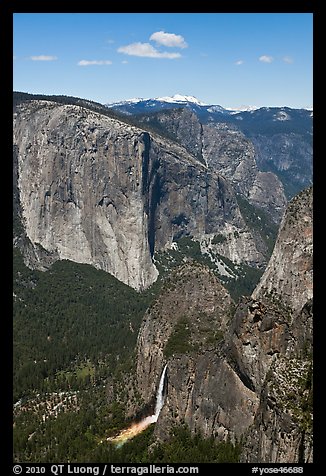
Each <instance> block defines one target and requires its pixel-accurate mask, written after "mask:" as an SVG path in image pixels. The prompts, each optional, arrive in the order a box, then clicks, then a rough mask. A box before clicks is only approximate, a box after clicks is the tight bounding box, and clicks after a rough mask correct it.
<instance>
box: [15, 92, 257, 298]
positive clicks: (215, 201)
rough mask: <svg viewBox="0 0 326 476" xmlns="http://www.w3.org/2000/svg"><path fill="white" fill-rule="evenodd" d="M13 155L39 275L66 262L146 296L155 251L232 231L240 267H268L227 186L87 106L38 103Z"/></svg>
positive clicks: (169, 145) (28, 111) (18, 119)
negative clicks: (102, 273) (108, 275)
mask: <svg viewBox="0 0 326 476" xmlns="http://www.w3.org/2000/svg"><path fill="white" fill-rule="evenodd" d="M14 146H15V154H16V164H17V166H16V175H15V176H16V180H15V183H16V186H15V189H16V190H17V193H16V208H17V210H18V211H17V214H16V215H17V216H19V217H20V219H21V222H22V224H23V228H24V233H26V237H27V240H29V241H28V243H29V246H28V250H29V251H28V253H27V252H25V262H26V263H29V265H31V266H33V267H39V268H40V269H44V267H46V266H45V261H44V260H45V255H46V263H47V264H48V263H50V262H51V258H52V261H53V260H55V259H69V260H72V261H76V262H81V263H88V264H92V265H94V266H95V267H97V268H99V269H103V270H105V271H107V272H110V273H111V274H113V275H114V276H115V277H117V278H118V279H119V280H121V281H123V282H124V283H126V284H128V285H130V286H132V287H134V288H135V289H144V288H146V287H148V286H150V285H151V284H152V283H153V282H154V281H155V280H156V278H157V276H158V271H157V269H156V267H155V264H154V263H153V260H152V257H153V255H154V252H155V251H159V250H161V249H164V248H165V247H166V246H170V245H171V244H172V242H173V241H175V240H177V239H179V238H181V237H183V236H193V237H195V238H196V239H198V240H202V239H203V238H204V237H206V236H207V235H208V236H211V237H213V236H214V234H215V233H219V232H221V231H222V232H223V233H224V234H225V233H226V230H230V229H232V230H233V231H234V232H237V235H239V238H238V240H239V241H240V242H241V243H240V244H239V250H240V251H239V253H238V254H237V260H238V262H245V263H249V264H252V263H254V265H255V266H262V265H263V264H264V263H265V262H266V258H265V251H264V250H263V249H262V247H261V243H260V242H257V239H256V237H255V236H254V234H252V232H251V231H250V230H248V227H247V226H246V224H245V222H244V220H243V218H242V216H241V213H240V210H239V207H238V204H237V201H236V198H235V195H234V191H233V188H232V186H231V185H230V183H229V182H228V181H227V180H226V179H225V178H223V177H222V176H221V175H219V174H218V173H217V171H215V170H214V168H209V167H207V166H206V165H205V164H203V163H202V162H201V161H199V160H197V159H198V158H197V157H196V156H195V155H192V154H191V153H189V151H187V150H186V149H185V148H184V147H182V146H180V145H178V144H176V143H174V142H171V141H169V140H168V139H164V138H162V137H160V136H158V135H156V134H153V133H149V132H146V131H144V130H141V129H139V128H137V127H134V126H131V125H128V124H126V123H123V122H120V121H119V120H117V119H113V118H110V117H107V116H103V115H101V114H99V113H97V112H94V111H91V110H89V109H87V108H84V107H81V106H77V105H63V104H58V103H55V102H51V101H44V100H42V101H40V100H37V101H35V100H33V101H28V102H25V103H22V104H20V105H18V106H17V107H16V110H15V113H14ZM17 197H18V198H17ZM241 232H244V233H243V234H242V233H241ZM260 241H261V240H260ZM26 249H27V248H26V247H25V248H24V250H25V251H26ZM226 249H227V247H226ZM227 253H229V254H230V251H227ZM27 254H28V256H29V258H28V256H27Z"/></svg>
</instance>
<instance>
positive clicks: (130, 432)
mask: <svg viewBox="0 0 326 476" xmlns="http://www.w3.org/2000/svg"><path fill="white" fill-rule="evenodd" d="M166 369H167V364H166V365H165V367H164V369H163V371H162V374H161V378H160V383H159V386H158V389H157V392H156V403H155V413H153V415H149V416H147V417H146V418H143V419H142V420H141V421H140V422H139V423H133V424H132V425H131V426H130V427H129V428H127V429H125V430H122V431H121V433H120V434H119V435H118V436H116V437H114V438H112V437H111V438H107V441H112V442H113V443H116V444H117V446H118V447H120V446H122V445H123V444H124V443H125V442H126V441H128V440H130V439H131V438H134V437H135V436H136V435H138V434H139V433H141V432H142V431H144V430H146V428H147V427H148V426H149V425H152V424H153V423H156V422H157V419H158V416H159V414H160V411H161V410H162V407H163V404H164V383H165V375H166Z"/></svg>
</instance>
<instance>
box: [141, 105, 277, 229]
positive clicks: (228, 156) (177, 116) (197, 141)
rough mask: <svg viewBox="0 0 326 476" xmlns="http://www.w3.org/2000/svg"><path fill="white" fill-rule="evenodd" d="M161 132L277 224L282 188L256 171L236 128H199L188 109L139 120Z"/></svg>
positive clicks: (216, 125)
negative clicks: (171, 138)
mask: <svg viewBox="0 0 326 476" xmlns="http://www.w3.org/2000/svg"><path fill="white" fill-rule="evenodd" d="M142 121H143V122H144V123H146V122H151V123H153V124H154V125H155V126H156V127H159V128H162V129H164V130H165V131H166V132H167V133H168V134H169V135H170V136H171V137H173V138H174V139H175V140H177V141H178V142H179V143H180V144H182V145H183V147H185V148H186V150H188V152H190V153H191V154H192V155H193V156H194V157H196V158H197V159H198V160H199V161H200V162H202V163H203V164H205V165H206V166H207V167H208V168H209V169H210V170H211V171H216V172H218V173H219V174H220V175H222V176H223V177H225V178H226V179H227V180H228V181H229V182H230V183H231V184H232V186H233V188H234V190H235V191H236V192H237V193H241V194H243V195H244V196H245V197H246V198H247V199H248V200H249V202H250V203H252V204H253V205H255V206H258V207H259V208H262V209H264V210H265V211H267V212H268V213H269V215H270V216H271V217H272V218H273V220H274V221H275V222H277V223H278V222H279V221H280V220H281V218H282V216H283V213H284V210H285V207H286V197H285V195H284V190H283V185H282V183H281V182H280V180H279V179H278V177H277V176H276V175H275V174H273V173H271V172H262V171H259V169H258V166H257V163H256V149H255V147H254V145H253V143H252V141H251V140H249V139H248V138H247V137H246V136H245V135H244V133H243V132H241V131H240V130H239V129H238V128H237V127H236V126H235V125H233V124H230V123H223V122H212V123H206V124H201V122H200V121H199V119H198V117H197V115H196V114H195V113H194V112H192V111H191V110H189V109H186V108H185V109H177V110H169V111H162V112H159V113H156V114H155V115H148V116H144V117H142Z"/></svg>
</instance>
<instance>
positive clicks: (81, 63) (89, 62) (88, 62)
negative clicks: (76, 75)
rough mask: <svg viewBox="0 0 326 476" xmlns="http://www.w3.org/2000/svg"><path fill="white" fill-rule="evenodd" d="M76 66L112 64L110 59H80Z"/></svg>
mask: <svg viewBox="0 0 326 476" xmlns="http://www.w3.org/2000/svg"><path fill="white" fill-rule="evenodd" d="M77 64H78V66H92V65H99V66H102V65H106V64H112V61H110V60H80V61H78V63H77Z"/></svg>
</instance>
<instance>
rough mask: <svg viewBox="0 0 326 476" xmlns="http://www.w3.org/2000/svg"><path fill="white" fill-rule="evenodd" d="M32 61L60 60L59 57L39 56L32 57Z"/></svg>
mask: <svg viewBox="0 0 326 476" xmlns="http://www.w3.org/2000/svg"><path fill="white" fill-rule="evenodd" d="M30 59H31V60H32V61H55V60H57V59H58V57H57V56H48V55H39V56H30Z"/></svg>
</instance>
